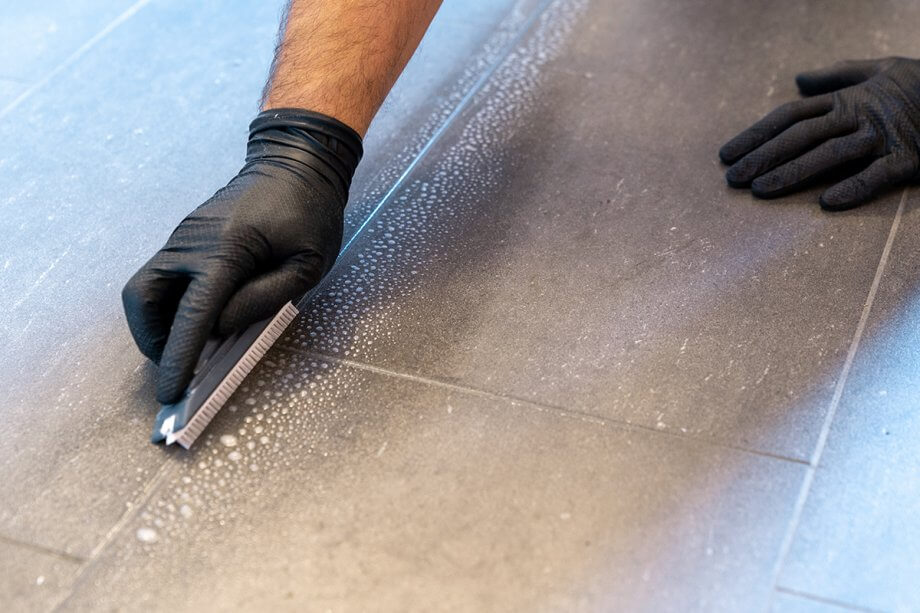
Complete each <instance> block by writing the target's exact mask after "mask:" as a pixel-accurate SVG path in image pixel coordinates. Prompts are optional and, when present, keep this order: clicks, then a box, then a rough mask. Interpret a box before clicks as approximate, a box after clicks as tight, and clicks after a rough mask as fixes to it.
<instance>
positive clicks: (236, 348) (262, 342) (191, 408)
mask: <svg viewBox="0 0 920 613" xmlns="http://www.w3.org/2000/svg"><path fill="white" fill-rule="evenodd" d="M297 313H298V311H297V307H295V306H294V305H293V304H292V303H291V302H288V303H287V304H286V305H284V306H283V307H282V308H281V310H280V311H278V313H277V314H276V315H275V316H274V317H271V318H268V319H263V320H262V321H260V322H257V323H254V324H252V325H251V326H249V327H248V328H246V329H244V330H241V331H239V332H237V333H235V334H233V335H231V336H227V337H212V338H210V339H209V340H208V342H207V344H205V347H204V349H203V350H202V351H201V356H200V357H199V358H198V364H197V365H196V366H195V375H194V377H193V378H192V381H191V383H189V385H188V387H187V388H186V390H185V394H184V395H183V396H182V399H181V400H179V401H178V402H176V403H175V404H167V405H163V407H162V408H161V409H160V412H159V413H158V414H157V418H156V422H155V423H154V426H153V436H152V437H151V439H150V440H151V441H152V442H154V443H160V442H165V443H166V444H167V445H172V444H173V443H179V444H180V445H182V446H183V447H185V448H186V449H188V448H189V447H191V446H192V443H194V442H195V439H197V438H198V436H199V435H200V434H201V433H202V432H203V431H204V429H205V427H206V426H207V425H208V424H209V423H211V420H212V419H214V417H215V416H216V415H217V413H218V411H220V409H221V408H222V407H223V406H224V403H225V402H227V399H229V398H230V396H231V395H232V394H233V392H234V391H236V388H238V387H239V386H240V384H241V383H242V382H243V379H245V378H246V375H248V374H249V372H250V371H251V370H252V369H253V368H255V365H256V364H258V363H259V360H261V359H262V357H263V356H264V355H265V354H266V352H267V351H268V350H269V348H270V347H271V346H272V345H274V344H275V341H277V340H278V338H279V337H280V336H281V334H282V333H283V332H284V331H285V329H287V327H288V325H290V323H291V322H292V321H294V318H295V317H296V316H297Z"/></svg>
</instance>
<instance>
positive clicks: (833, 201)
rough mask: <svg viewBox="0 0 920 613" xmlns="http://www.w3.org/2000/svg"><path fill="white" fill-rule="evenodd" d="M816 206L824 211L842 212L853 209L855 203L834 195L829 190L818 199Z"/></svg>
mask: <svg viewBox="0 0 920 613" xmlns="http://www.w3.org/2000/svg"><path fill="white" fill-rule="evenodd" d="M818 204H820V205H821V208H822V209H824V210H825V211H843V210H846V209H851V208H853V207H854V206H855V205H856V204H857V203H856V202H852V201H851V200H848V199H846V198H843V197H841V196H839V195H837V194H835V193H834V189H833V188H831V189H829V190H827V191H826V192H824V193H823V194H821V195H820V196H819V197H818Z"/></svg>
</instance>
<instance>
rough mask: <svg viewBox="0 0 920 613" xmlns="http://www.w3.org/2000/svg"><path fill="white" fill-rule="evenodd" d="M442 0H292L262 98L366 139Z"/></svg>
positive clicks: (265, 106) (266, 106)
mask: <svg viewBox="0 0 920 613" xmlns="http://www.w3.org/2000/svg"><path fill="white" fill-rule="evenodd" d="M440 4H441V0H353V1H348V0H336V1H334V2H331V1H329V0H291V4H290V6H289V7H288V12H287V17H286V21H285V23H284V24H282V29H283V31H282V35H281V40H280V42H279V45H278V49H277V50H276V52H275V59H274V61H273V63H272V70H271V75H270V77H269V81H268V83H267V84H266V86H265V92H264V95H263V100H262V108H263V109H264V110H268V109H273V108H283V107H296V108H305V109H309V110H312V111H317V112H320V113H324V114H326V115H330V116H332V117H335V118H336V119H338V120H339V121H341V122H343V123H345V124H347V125H348V126H351V127H352V128H354V129H355V130H356V131H357V132H358V133H359V134H361V135H362V136H363V135H364V133H365V132H366V131H367V127H368V125H370V122H371V119H373V117H374V114H375V113H376V112H377V109H378V108H380V104H381V103H382V102H383V99H384V98H385V97H386V95H387V93H388V92H389V91H390V88H391V87H392V86H393V83H394V82H395V81H396V79H397V77H399V74H400V73H401V72H402V70H403V68H404V67H405V65H406V62H408V61H409V58H410V57H412V53H413V52H414V51H415V48H416V47H417V46H418V43H419V41H420V40H421V39H422V36H423V35H424V34H425V30H427V29H428V25H429V24H430V23H431V19H432V18H433V17H434V14H435V12H437V10H438V7H439V6H440Z"/></svg>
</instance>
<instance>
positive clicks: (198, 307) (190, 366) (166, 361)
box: [157, 273, 237, 404]
mask: <svg viewBox="0 0 920 613" xmlns="http://www.w3.org/2000/svg"><path fill="white" fill-rule="evenodd" d="M236 285H237V278H236V276H235V275H229V274H226V273H224V274H214V273H212V274H210V275H202V276H200V277H196V278H194V279H193V280H192V282H191V283H190V284H189V286H188V289H187V290H186V291H185V294H184V295H183V296H182V299H181V300H180V301H179V308H178V309H177V310H176V316H175V319H173V324H172V330H171V331H170V333H169V339H168V340H167V341H166V348H165V349H164V350H163V357H162V358H161V359H160V368H159V373H158V380H157V401H158V402H160V403H162V404H171V403H173V402H177V401H178V400H179V399H180V398H181V397H182V393H183V391H184V390H185V387H186V386H187V385H188V384H189V382H190V381H191V379H192V376H193V374H194V371H195V365H196V363H197V362H198V356H199V355H200V354H201V350H202V349H203V348H204V345H205V342H206V341H207V340H208V337H209V336H210V335H211V333H212V331H213V329H214V324H215V323H216V322H217V318H218V317H219V316H220V312H221V310H223V308H224V305H225V304H226V303H227V300H229V298H230V296H231V295H232V294H233V291H234V289H235V287H236Z"/></svg>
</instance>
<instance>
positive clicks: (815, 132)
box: [719, 57, 920, 210]
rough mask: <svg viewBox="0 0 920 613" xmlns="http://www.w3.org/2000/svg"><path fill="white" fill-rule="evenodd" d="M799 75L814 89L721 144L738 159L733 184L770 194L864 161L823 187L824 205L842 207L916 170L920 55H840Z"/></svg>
mask: <svg viewBox="0 0 920 613" xmlns="http://www.w3.org/2000/svg"><path fill="white" fill-rule="evenodd" d="M795 81H796V84H798V86H799V91H801V92H802V94H804V95H806V96H814V97H812V98H805V99H804V100H797V101H795V102H789V103H787V104H784V105H782V106H780V107H779V108H777V109H776V110H774V111H773V112H772V113H770V114H769V115H767V116H766V117H764V118H763V119H761V120H760V121H758V122H757V123H755V124H754V125H753V126H751V127H750V128H748V129H747V130H745V131H744V132H742V133H741V134H739V135H738V136H736V137H735V138H733V139H732V140H731V141H729V142H728V143H727V144H726V145H725V146H723V147H722V149H721V150H720V151H719V157H720V158H722V161H723V162H725V163H726V164H732V167H731V168H729V169H728V172H727V173H726V175H725V178H726V179H727V181H728V184H729V185H731V186H732V187H747V186H750V187H751V192H752V193H753V194H754V195H755V196H759V197H761V198H771V197H776V196H781V195H784V194H788V193H789V192H792V191H794V190H796V189H797V188H799V187H801V186H803V185H804V184H806V183H808V182H810V180H811V179H813V178H815V177H817V176H819V175H821V174H823V173H824V172H825V171H829V170H831V169H835V168H837V167H840V166H842V165H852V164H861V163H862V164H861V166H862V169H861V170H860V171H859V172H858V173H857V174H855V175H853V176H851V177H849V178H847V179H845V180H843V181H841V182H840V183H837V184H836V185H834V186H832V187H831V188H829V189H828V190H827V191H825V192H824V193H823V194H822V195H821V198H820V202H821V206H822V207H823V208H825V209H833V210H839V209H846V208H850V207H853V206H856V205H858V204H862V203H863V202H866V201H867V200H869V199H871V198H873V197H874V196H875V195H877V194H878V193H879V192H880V191H882V189H883V188H885V187H886V186H891V185H896V184H899V183H903V182H906V181H908V180H911V179H914V178H916V177H917V174H918V169H920V153H918V148H920V61H918V60H911V59H906V58H897V57H892V58H886V59H882V60H866V61H858V62H841V63H839V64H836V65H834V66H832V67H831V68H827V69H824V70H817V71H815V72H806V73H802V74H800V75H798V76H797V77H796V78H795ZM865 164H868V166H865ZM847 167H848V166H844V168H847Z"/></svg>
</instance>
